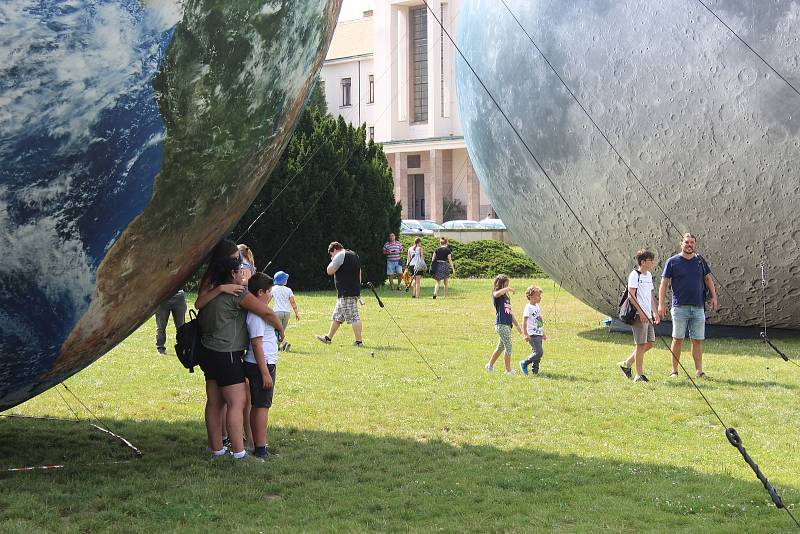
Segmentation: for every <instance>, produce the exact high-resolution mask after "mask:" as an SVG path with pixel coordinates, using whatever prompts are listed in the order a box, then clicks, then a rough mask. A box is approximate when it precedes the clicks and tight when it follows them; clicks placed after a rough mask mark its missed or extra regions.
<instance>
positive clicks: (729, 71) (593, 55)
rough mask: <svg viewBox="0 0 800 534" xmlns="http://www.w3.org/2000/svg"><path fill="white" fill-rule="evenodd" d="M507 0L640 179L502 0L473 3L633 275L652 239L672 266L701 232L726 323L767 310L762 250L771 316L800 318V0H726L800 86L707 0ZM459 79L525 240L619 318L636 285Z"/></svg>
mask: <svg viewBox="0 0 800 534" xmlns="http://www.w3.org/2000/svg"><path fill="white" fill-rule="evenodd" d="M506 3H507V4H508V6H509V7H510V8H511V11H512V12H513V13H514V14H515V15H516V16H517V17H518V18H519V21H520V23H521V24H522V26H524V28H525V30H527V32H528V33H529V34H530V35H531V37H532V39H533V41H534V42H535V43H536V44H537V45H538V46H539V48H540V49H541V50H542V52H543V53H544V55H545V56H546V57H547V58H548V59H549V61H550V62H551V63H552V65H553V67H554V68H555V70H556V71H558V73H559V74H560V76H561V77H562V78H563V79H564V81H565V82H566V84H567V85H568V87H569V88H570V90H571V91H572V92H573V93H574V94H575V96H576V97H577V99H578V100H579V101H580V102H581V103H582V104H583V106H584V107H585V108H586V109H587V111H588V113H589V114H590V115H591V117H592V118H593V119H594V121H595V122H596V123H597V125H598V126H599V128H600V130H602V132H603V133H604V134H605V135H606V136H607V137H608V139H609V140H610V142H611V144H613V146H614V147H615V148H616V150H617V151H618V152H619V154H620V156H621V157H622V158H623V159H624V160H625V161H626V162H628V164H629V165H630V167H631V168H632V169H633V171H634V173H635V176H634V175H633V174H632V173H631V172H629V171H628V169H627V168H626V166H625V165H624V164H623V163H622V161H621V160H620V158H619V157H618V156H617V155H616V154H615V152H614V151H613V150H612V148H611V146H610V145H609V143H607V142H606V141H605V140H604V139H603V136H602V135H601V133H600V131H598V129H597V128H595V127H594V126H593V125H592V122H591V121H590V120H589V118H588V117H587V115H586V114H585V113H584V112H583V111H582V110H581V108H580V106H579V105H578V104H577V103H576V102H575V100H573V99H572V97H571V96H570V94H569V92H568V91H567V90H566V89H565V88H564V86H563V85H562V84H561V82H560V81H559V80H558V78H557V77H556V76H555V74H554V73H553V71H552V70H551V69H550V68H549V67H548V65H547V63H546V62H545V61H544V59H543V58H542V56H541V55H540V54H539V52H537V50H536V48H534V46H533V44H531V42H530V41H529V40H528V37H527V36H526V35H525V33H524V32H523V30H522V29H521V28H520V27H519V26H518V25H517V24H516V22H515V21H514V19H513V18H512V16H511V15H510V14H509V12H508V11H507V10H506V8H505V7H504V6H503V4H502V3H497V2H495V1H494V0H474V1H472V2H466V3H464V6H463V8H462V11H461V14H460V15H459V18H460V27H459V35H458V42H459V46H460V47H461V49H462V51H463V52H464V54H465V56H466V58H467V60H468V61H469V62H470V63H471V64H472V66H473V67H474V69H475V71H476V72H477V73H478V76H480V77H481V79H482V80H483V81H484V83H485V84H486V86H487V87H488V89H489V91H491V92H492V94H493V95H494V96H495V98H496V99H497V101H498V102H499V104H500V106H501V107H502V108H503V110H504V111H505V112H506V114H507V115H508V116H509V118H510V119H511V121H512V122H513V124H514V127H515V128H516V129H517V130H518V131H519V133H520V134H521V136H522V137H523V138H524V139H525V141H526V143H527V144H528V146H529V147H530V149H531V150H532V152H533V154H534V155H535V156H536V158H537V159H538V160H539V161H540V162H541V164H542V166H543V167H544V169H545V170H546V171H547V173H548V174H549V175H550V177H551V178H552V180H553V181H554V182H555V184H556V186H557V187H558V188H559V189H560V191H561V193H562V194H563V195H564V197H565V198H566V200H567V202H569V204H570V205H571V206H572V208H573V209H574V210H575V212H576V213H577V214H578V216H579V217H580V219H581V221H582V222H583V224H584V225H585V226H586V228H587V230H588V232H589V234H591V236H592V238H593V239H594V240H595V241H596V242H597V243H598V244H599V246H600V248H601V249H602V250H603V252H604V253H605V254H606V255H607V257H608V259H609V260H610V262H611V264H612V265H613V268H614V270H615V271H616V273H618V274H619V275H620V276H621V277H622V278H623V279H624V278H625V277H627V274H628V273H629V272H630V269H631V268H632V267H633V265H634V260H633V255H634V253H635V252H636V250H637V249H640V248H650V249H651V250H653V251H654V252H655V253H656V261H657V267H656V269H655V270H654V272H655V274H656V275H659V274H660V272H661V269H662V268H663V264H664V262H665V261H666V259H667V258H668V257H669V256H670V255H672V254H674V253H676V252H677V250H678V243H679V242H680V239H681V234H682V233H683V232H686V231H690V232H692V233H694V234H696V235H697V240H698V252H699V253H701V254H702V255H703V256H704V257H705V258H706V259H707V260H708V262H709V264H710V267H711V269H712V270H713V271H714V274H715V276H716V277H717V279H718V281H719V282H720V283H721V284H722V285H724V288H722V289H719V291H718V292H719V295H720V304H721V306H722V309H721V310H720V312H719V313H715V314H710V315H709V321H710V322H712V323H716V324H727V325H757V324H760V323H761V322H762V320H763V319H762V299H761V262H762V257H763V258H764V261H765V263H766V265H767V269H766V272H767V277H766V278H767V288H766V300H767V320H768V322H769V324H770V325H771V326H776V327H777V326H779V327H787V328H800V298H798V297H800V281H798V278H797V275H798V273H800V262H799V261H798V260H800V248H799V246H798V243H800V213H799V212H798V209H797V208H798V205H800V203H799V202H798V191H800V169H799V168H798V167H799V166H798V164H799V163H800V96H799V95H798V94H797V93H796V92H795V91H794V90H793V89H792V88H791V87H790V85H789V83H791V84H792V85H793V86H794V87H797V88H800V40H799V39H800V37H799V36H800V3H798V2H796V1H794V2H793V1H789V0H776V1H773V2H768V3H767V2H750V1H743V0H742V1H734V0H729V1H725V2H712V3H710V4H709V6H710V7H711V8H712V9H713V10H714V11H715V12H716V14H717V15H718V16H719V17H720V19H722V20H723V21H724V22H725V23H726V24H727V25H729V26H730V27H731V28H732V29H733V30H735V31H736V33H738V34H739V35H740V36H741V37H742V39H743V40H744V41H746V42H747V43H748V44H749V45H750V46H752V47H753V49H754V50H756V51H757V52H758V53H759V54H760V55H761V56H762V57H763V58H764V59H765V60H766V62H768V63H769V64H770V65H772V66H773V67H774V68H775V70H776V71H777V72H778V73H780V74H781V75H782V76H783V77H784V78H786V80H787V81H788V82H789V83H787V81H784V80H782V79H781V78H780V77H779V76H778V75H776V74H775V73H774V72H773V71H772V70H771V69H770V68H769V67H768V66H767V65H765V63H764V62H762V61H761V60H760V59H759V58H758V57H757V56H756V55H755V54H754V52H752V51H750V50H748V48H747V47H746V46H745V45H744V44H742V42H741V41H739V40H738V39H737V37H736V36H735V35H734V34H733V33H732V32H731V31H730V30H728V29H727V28H726V27H725V26H724V25H723V24H722V23H721V22H720V21H719V20H717V19H716V18H715V17H714V16H713V15H712V14H711V13H709V12H708V11H707V10H706V9H704V8H703V6H702V5H701V4H700V3H698V2H696V1H695V0H675V1H670V2H666V3H661V2H639V1H629V2H626V1H599V0H598V1H594V2H587V1H579V0H552V1H544V0H524V1H523V0H517V1H513V0H506ZM457 87H458V97H459V106H460V112H461V120H462V124H463V128H464V135H465V138H466V143H467V147H468V150H469V155H470V158H471V160H472V162H473V164H474V166H475V169H476V171H477V174H478V176H479V178H480V182H481V186H482V187H483V188H484V190H485V191H486V192H487V193H488V194H489V196H490V198H491V199H492V204H493V206H494V207H495V209H496V210H497V212H498V214H499V215H500V217H502V219H503V220H504V221H505V223H506V225H507V226H508V228H509V229H510V231H511V233H512V235H513V236H514V238H515V240H516V241H517V242H518V243H520V245H522V247H523V248H524V249H525V251H526V252H527V253H528V254H529V255H531V256H532V257H533V258H534V259H535V260H536V261H537V263H539V264H540V265H541V266H542V267H543V268H544V269H545V271H547V272H548V273H549V274H550V275H551V276H553V278H554V279H555V280H557V281H560V282H562V283H563V286H564V287H565V288H566V289H568V290H569V291H570V292H572V293H573V294H575V295H576V296H577V297H579V298H580V299H582V300H583V301H584V302H586V303H588V304H590V305H591V306H593V307H594V308H596V309H597V310H600V311H602V312H604V313H608V314H612V315H613V314H615V311H616V304H617V295H618V294H619V291H620V289H621V285H620V281H619V279H618V278H617V277H616V276H615V275H614V274H613V273H612V272H611V269H610V268H609V267H608V266H607V265H606V264H605V262H604V261H603V259H602V257H601V255H600V253H599V252H598V251H597V250H596V249H595V248H594V247H593V246H592V245H591V241H590V240H589V238H588V236H587V235H586V233H584V232H583V231H582V230H581V228H580V226H579V225H578V224H577V222H576V221H575V219H574V217H573V216H572V215H571V214H570V213H569V211H568V209H567V208H566V205H565V203H564V202H563V201H562V200H561V199H560V198H558V196H557V195H556V192H555V189H554V188H553V187H552V186H551V185H550V184H549V183H548V182H547V180H546V178H545V176H544V174H543V172H542V171H541V169H540V168H539V167H538V165H537V164H536V162H535V161H534V160H533V158H532V157H531V156H530V155H529V154H528V152H527V150H526V149H525V147H524V146H523V144H522V143H521V142H520V141H519V140H518V139H517V138H516V136H515V134H514V133H513V131H512V129H511V127H510V126H509V125H508V124H507V123H506V121H505V120H504V119H503V117H502V115H501V114H500V113H499V112H498V111H497V109H496V108H495V106H494V104H493V103H492V102H491V100H490V99H489V97H488V95H487V94H486V92H485V91H484V89H483V88H482V87H481V86H480V84H479V83H478V81H477V79H476V78H475V76H474V75H473V73H472V72H471V71H470V69H469V68H468V67H467V65H466V64H465V62H464V61H463V60H462V59H461V58H460V57H459V58H458V63H457ZM636 177H638V180H639V181H641V184H642V185H640V184H639V183H637V179H636ZM651 196H652V198H651ZM659 206H660V208H659ZM661 209H663V213H662V212H661ZM670 221H671V222H670ZM673 223H674V226H673ZM655 278H656V280H655V282H656V287H657V284H658V276H656V277H655Z"/></svg>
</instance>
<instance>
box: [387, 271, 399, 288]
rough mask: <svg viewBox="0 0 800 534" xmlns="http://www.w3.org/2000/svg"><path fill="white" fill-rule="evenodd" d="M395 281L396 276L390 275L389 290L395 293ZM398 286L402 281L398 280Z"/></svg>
mask: <svg viewBox="0 0 800 534" xmlns="http://www.w3.org/2000/svg"><path fill="white" fill-rule="evenodd" d="M393 280H394V275H393V274H390V275H389V289H390V290H392V291H394V283H393ZM397 285H400V280H398V281H397Z"/></svg>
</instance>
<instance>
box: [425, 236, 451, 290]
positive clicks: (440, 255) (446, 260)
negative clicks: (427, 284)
mask: <svg viewBox="0 0 800 534" xmlns="http://www.w3.org/2000/svg"><path fill="white" fill-rule="evenodd" d="M451 269H452V271H453V275H455V274H456V268H455V266H454V265H453V251H452V250H450V247H449V246H448V245H447V238H446V237H442V238H440V239H439V246H438V247H437V248H436V250H434V251H433V256H432V257H431V276H433V279H434V280H435V281H436V284H435V285H434V286H433V298H436V294H437V293H438V292H439V282H444V298H447V279H448V278H450V270H451Z"/></svg>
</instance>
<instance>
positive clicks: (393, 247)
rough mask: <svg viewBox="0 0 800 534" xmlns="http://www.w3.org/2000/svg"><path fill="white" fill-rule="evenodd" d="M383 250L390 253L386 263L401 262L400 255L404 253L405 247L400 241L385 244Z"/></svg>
mask: <svg viewBox="0 0 800 534" xmlns="http://www.w3.org/2000/svg"><path fill="white" fill-rule="evenodd" d="M383 250H386V251H388V252H389V253H388V254H387V255H386V261H400V254H401V253H402V252H403V245H402V243H400V241H395V242H394V243H391V242H389V241H387V242H386V243H384V244H383Z"/></svg>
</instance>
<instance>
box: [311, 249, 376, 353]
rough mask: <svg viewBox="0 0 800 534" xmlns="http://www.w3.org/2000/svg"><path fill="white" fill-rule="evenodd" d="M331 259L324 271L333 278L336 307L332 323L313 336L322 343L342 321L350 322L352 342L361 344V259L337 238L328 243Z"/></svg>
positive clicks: (360, 345)
mask: <svg viewBox="0 0 800 534" xmlns="http://www.w3.org/2000/svg"><path fill="white" fill-rule="evenodd" d="M328 255H329V256H330V257H331V262H330V263H329V264H328V268H327V269H326V272H327V273H328V276H333V279H334V281H335V282H336V293H337V299H336V307H334V309H333V315H331V326H330V328H329V329H328V333H327V334H325V335H324V336H320V335H318V336H315V337H316V338H317V339H318V340H319V341H321V342H322V343H326V344H327V343H330V342H331V341H333V336H334V335H335V334H336V331H337V330H339V327H340V326H342V323H344V322H346V323H348V324H351V325H353V334H354V335H355V338H356V339H355V341H354V342H353V345H355V346H356V347H363V346H364V343H363V342H362V339H361V319H360V318H359V316H358V299H359V297H360V296H361V260H360V259H359V257H358V254H356V253H355V252H353V251H352V250H345V248H344V247H343V246H342V245H341V243H339V242H338V241H333V242H332V243H331V244H330V245H328Z"/></svg>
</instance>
